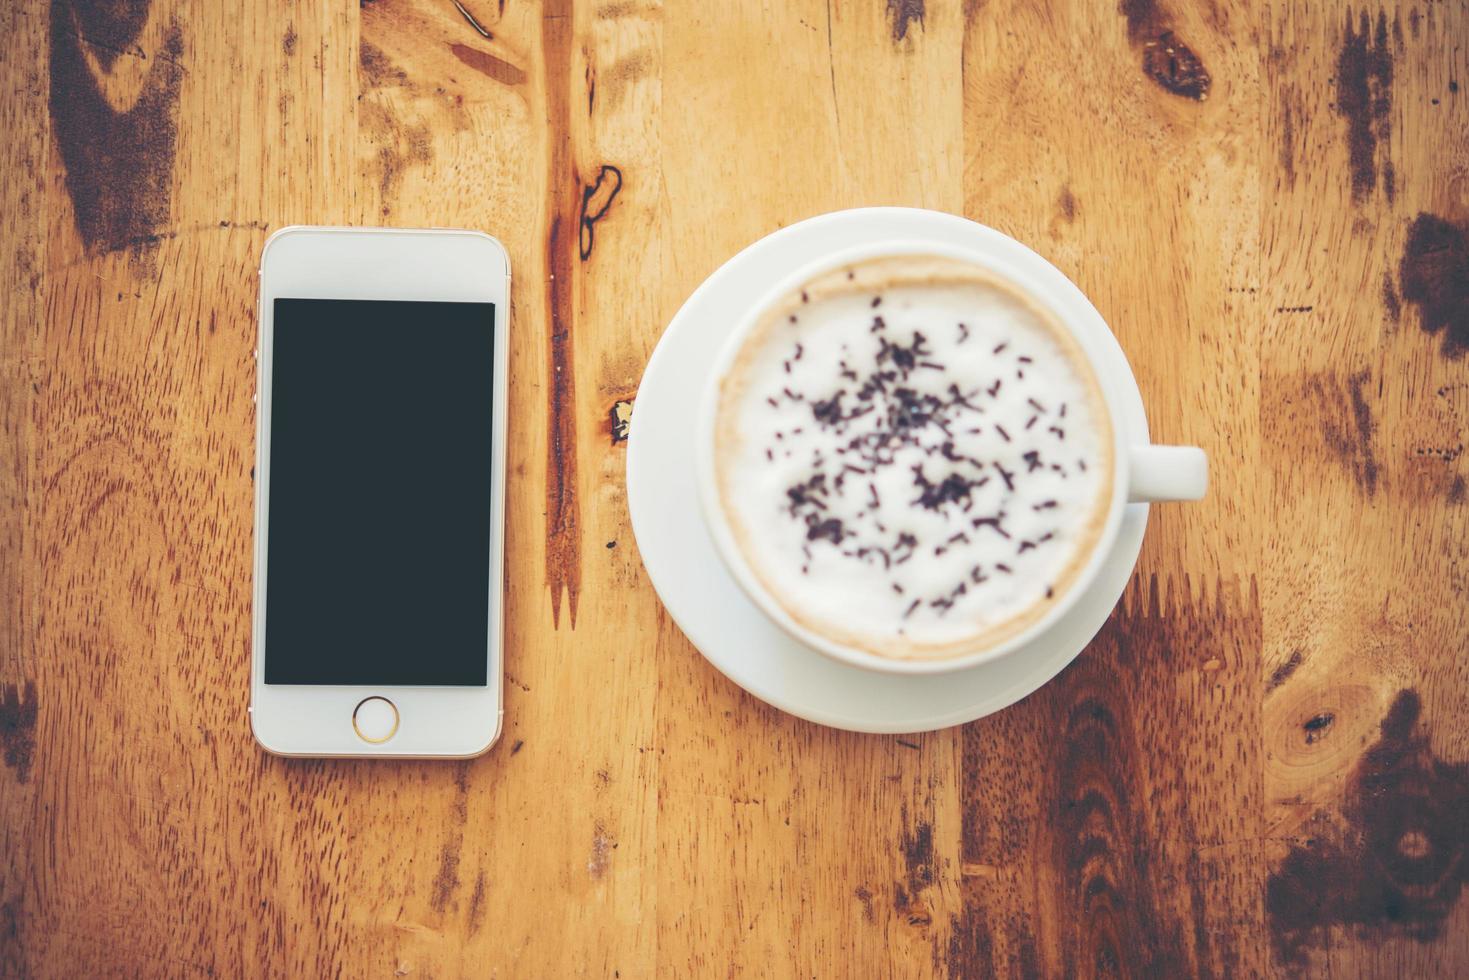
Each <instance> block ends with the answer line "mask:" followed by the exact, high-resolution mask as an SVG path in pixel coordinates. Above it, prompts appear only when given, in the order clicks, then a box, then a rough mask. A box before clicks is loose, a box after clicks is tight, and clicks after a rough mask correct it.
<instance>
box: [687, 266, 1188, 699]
mask: <svg viewBox="0 0 1469 980" xmlns="http://www.w3.org/2000/svg"><path fill="white" fill-rule="evenodd" d="M1017 251H1019V250H1017ZM901 255H932V256H941V257H945V258H951V259H957V260H961V261H965V262H969V263H973V264H974V265H977V266H980V267H981V268H984V269H987V270H989V271H990V272H991V273H993V274H996V275H998V276H1000V277H1002V278H1004V279H1005V280H1008V281H1009V282H1010V283H1011V284H1013V285H1014V286H1015V287H1016V288H1018V289H1020V290H1021V291H1023V292H1024V293H1025V294H1026V295H1027V296H1029V297H1030V298H1031V299H1032V300H1034V301H1035V302H1036V303H1038V304H1040V305H1041V306H1043V307H1045V308H1046V309H1047V310H1050V311H1051V312H1052V313H1054V314H1055V316H1056V318H1057V320H1058V322H1059V323H1061V324H1062V325H1063V326H1065V328H1066V329H1067V330H1068V331H1069V332H1070V333H1071V335H1072V336H1073V337H1074V338H1075V339H1076V341H1077V344H1078V345H1079V346H1080V348H1081V350H1082V353H1083V354H1084V356H1085V357H1086V359H1087V360H1088V361H1089V362H1090V363H1091V366H1092V369H1093V372H1094V373H1095V374H1096V376H1097V380H1098V383H1099V385H1100V387H1101V390H1102V396H1103V400H1104V402H1105V404H1106V407H1107V412H1108V414H1109V416H1110V417H1111V419H1112V421H1113V425H1112V434H1113V440H1114V446H1113V458H1114V460H1115V465H1114V466H1113V467H1112V474H1113V481H1114V483H1113V487H1112V492H1111V494H1110V497H1109V500H1110V503H1109V508H1108V511H1107V516H1106V520H1105V523H1104V525H1103V529H1102V533H1101V535H1100V536H1099V537H1098V538H1097V540H1096V543H1095V545H1094V547H1093V549H1092V552H1091V554H1090V555H1089V556H1088V557H1087V559H1086V561H1085V563H1084V565H1083V567H1082V571H1081V573H1080V575H1079V576H1078V578H1077V579H1076V581H1075V582H1074V584H1073V585H1072V586H1071V587H1070V588H1069V589H1068V590H1066V592H1065V593H1064V594H1062V595H1061V596H1060V598H1059V599H1058V601H1057V602H1056V603H1055V604H1054V605H1053V606H1052V607H1051V608H1050V609H1049V610H1047V611H1046V613H1045V614H1044V615H1042V616H1041V617H1040V618H1039V619H1037V620H1036V621H1035V622H1034V623H1032V624H1031V625H1030V626H1028V627H1027V628H1025V629H1024V630H1022V631H1020V632H1018V633H1016V634H1014V635H1012V636H1010V637H1009V638H1007V639H1004V640H1002V641H1000V642H998V643H994V644H992V645H989V646H985V647H983V648H981V649H976V650H975V651H973V652H972V653H965V654H961V655H958V656H953V657H947V658H944V659H897V658H890V657H882V656H878V655H877V654H874V653H871V652H869V651H866V650H861V649H857V648H854V647H851V646H848V645H846V644H843V643H840V642H837V641H835V640H833V639H832V638H830V637H828V636H825V635H823V634H821V633H818V632H816V631H814V630H812V629H810V628H808V627H806V626H805V625H803V624H801V623H800V622H798V621H797V620H796V619H795V618H794V617H792V616H791V615H790V614H789V613H788V612H787V611H786V610H785V609H784V608H783V607H782V606H781V604H780V603H779V602H777V601H776V599H775V598H774V597H773V596H772V595H770V593H769V592H768V591H767V590H766V588H765V586H764V585H763V584H762V583H761V581H760V578H759V576H757V575H756V574H755V572H754V570H753V569H751V568H750V566H749V564H748V562H747V561H746V559H745V556H744V554H743V553H742V551H741V549H740V547H739V545H738V543H737V541H736V537H735V533H734V530H733V528H732V527H731V525H730V521H729V518H728V516H727V515H726V513H725V508H724V505H723V503H722V501H721V500H720V495H719V489H718V482H717V480H716V477H715V451H714V450H715V444H716V439H715V432H716V427H717V422H718V415H719V402H720V391H721V385H722V382H723V380H724V378H725V376H726V375H727V374H728V373H729V372H730V370H731V369H732V367H733V365H734V362H735V359H736V357H737V355H738V354H739V353H740V351H741V349H742V348H743V346H744V343H745V340H746V338H747V336H748V335H749V333H750V331H751V330H752V329H753V328H754V327H755V325H756V324H757V323H758V322H759V321H760V319H761V315H762V314H763V313H764V311H765V310H766V309H767V308H768V307H770V306H771V305H773V304H775V303H776V302H778V301H780V300H781V299H783V298H784V297H786V296H788V295H790V294H791V293H792V292H793V291H794V290H796V289H798V288H800V287H801V286H802V285H803V284H804V283H806V282H809V281H810V280H812V279H813V278H815V277H816V276H819V275H821V274H822V273H825V272H830V271H832V270H834V269H837V268H840V267H843V266H850V265H854V264H856V263H859V262H863V261H870V260H873V259H878V258H883V257H887V256H901ZM1046 273H1049V274H1050V276H1052V277H1053V276H1054V275H1055V272H1054V270H1053V269H1052V268H1051V267H1050V266H1049V265H1048V264H1047V263H1046V262H1045V260H1044V259H1042V258H1041V257H1040V256H1039V255H1036V254H1035V253H1033V252H1030V251H1029V250H1028V249H1027V250H1023V256H1022V258H1021V259H1020V260H1018V261H1017V260H1016V259H1015V258H1003V259H1002V258H999V257H997V256H993V255H988V254H985V253H984V252H980V251H975V250H971V249H966V248H957V247H954V246H952V245H948V244H943V243H938V242H931V241H913V240H907V241H893V242H885V243H882V244H879V245H864V246H862V247H860V248H853V249H849V250H844V251H840V252H835V253H829V254H827V255H824V256H821V257H820V258H818V259H815V260H813V261H812V262H811V263H810V264H809V265H806V266H804V267H801V268H798V269H796V270H795V271H793V272H792V273H791V275H790V276H788V277H787V278H785V279H783V280H781V281H780V282H778V283H777V284H775V285H774V286H773V287H772V288H771V289H770V290H769V292H768V293H766V294H765V295H764V296H762V297H760V298H759V299H758V300H757V301H756V302H754V303H752V304H751V306H750V308H749V310H748V311H747V312H746V314H745V315H744V317H743V318H742V319H741V320H740V321H739V324H738V325H737V326H736V328H735V329H734V331H733V332H732V333H731V335H730V337H729V339H728V341H727V342H726V343H725V345H724V348H723V350H722V351H721V352H720V354H719V357H718V359H717V361H716V362H715V369H714V371H713V372H712V373H711V375H710V379H709V381H708V383H707V386H706V388H705V390H704V394H703V400H702V403H701V405H700V407H699V412H700V416H699V424H698V432H699V439H698V441H697V446H696V453H697V459H696V460H695V465H696V469H697V474H698V476H697V482H698V492H699V497H700V503H701V505H702V509H703V514H704V521H705V524H706V525H707V527H708V530H709V534H710V537H711V538H712V539H713V541H714V545H715V549H716V550H717V551H718V552H719V556H720V558H721V559H722V560H723V561H724V563H725V565H726V566H727V567H728V569H729V572H730V574H731V575H732V576H733V577H734V580H735V581H736V582H737V583H739V586H740V588H741V589H743V590H744V592H745V594H746V595H748V596H749V597H750V600H751V601H752V602H754V603H755V605H756V606H757V607H758V608H759V609H760V610H761V612H763V613H764V614H765V615H766V616H767V617H768V618H769V619H770V620H771V621H772V622H774V623H775V624H776V625H777V626H779V627H780V628H781V629H783V630H785V631H786V632H787V633H789V634H790V635H792V636H793V637H795V638H796V639H797V640H799V641H800V642H802V643H804V644H806V645H807V646H810V647H811V648H813V649H815V650H819V651H820V652H822V653H824V654H826V655H827V656H830V657H832V658H834V659H836V660H839V661H843V662H845V663H849V664H852V665H854V666H857V667H863V668H866V669H869V670H875V671H881V672H885V673H893V674H938V673H946V672H950V671H956V670H963V669H965V668H967V667H972V666H975V665H976V664H980V663H985V662H988V661H992V660H996V659H998V658H1000V657H1004V656H1007V655H1009V654H1012V653H1015V652H1016V651H1017V650H1021V649H1022V648H1024V647H1025V646H1027V645H1028V644H1031V643H1033V642H1034V641H1036V640H1037V639H1039V638H1040V637H1042V636H1043V635H1044V634H1045V633H1046V631H1047V630H1049V629H1051V628H1052V627H1053V626H1054V625H1055V624H1056V623H1057V622H1058V621H1059V620H1060V619H1061V618H1062V617H1064V616H1065V615H1066V614H1067V613H1068V612H1069V611H1070V610H1071V609H1072V608H1073V607H1074V606H1075V605H1076V603H1077V601H1078V600H1079V599H1080V598H1081V597H1082V596H1083V595H1085V594H1086V593H1087V591H1088V590H1089V589H1090V588H1092V587H1093V586H1094V584H1095V582H1096V579H1097V576H1098V573H1099V572H1100V571H1101V569H1102V567H1103V566H1104V565H1105V564H1106V563H1107V562H1108V561H1109V560H1110V559H1111V557H1112V552H1113V549H1114V546H1115V544H1116V541H1117V532H1118V528H1119V527H1120V525H1121V523H1122V516H1123V512H1124V510H1125V509H1126V507H1127V505H1128V504H1129V503H1139V502H1155V501H1168V500H1198V499H1200V498H1202V497H1203V495H1204V492H1205V489H1206V488H1207V485H1208V460H1207V459H1206V457H1205V455H1204V452H1203V450H1201V449H1199V448H1197V447H1194V446H1161V445H1153V444H1151V443H1142V444H1132V443H1131V442H1130V441H1129V433H1128V431H1127V429H1126V427H1125V426H1124V425H1122V424H1121V420H1122V419H1123V418H1124V417H1125V412H1124V405H1125V401H1124V395H1129V396H1131V395H1132V394H1133V393H1134V392H1135V389H1133V388H1132V381H1131V379H1130V378H1127V379H1119V378H1117V377H1115V376H1110V375H1109V374H1108V373H1107V372H1106V364H1107V363H1108V361H1107V358H1106V346H1105V345H1110V344H1111V343H1112V338H1111V336H1110V335H1109V334H1108V332H1107V327H1106V324H1105V323H1104V322H1102V320H1101V319H1100V317H1098V316H1097V315H1096V312H1095V310H1094V309H1093V308H1092V307H1091V305H1090V304H1089V303H1087V302H1086V301H1085V299H1084V298H1082V297H1081V296H1080V294H1076V295H1075V296H1055V295H1050V294H1048V290H1047V289H1046V288H1045V286H1044V285H1043V282H1044V280H1045V278H1046Z"/></svg>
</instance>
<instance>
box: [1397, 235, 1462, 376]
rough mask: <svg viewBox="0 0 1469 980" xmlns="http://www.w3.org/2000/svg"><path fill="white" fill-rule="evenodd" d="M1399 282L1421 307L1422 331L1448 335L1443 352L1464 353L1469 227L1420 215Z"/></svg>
mask: <svg viewBox="0 0 1469 980" xmlns="http://www.w3.org/2000/svg"><path fill="white" fill-rule="evenodd" d="M1398 282H1399V287H1400V288H1401V290H1402V296H1403V299H1404V300H1405V301H1406V302H1409V303H1412V304H1413V305H1414V306H1416V307H1417V308H1418V317H1419V324H1420V325H1421V326H1422V327H1423V330H1424V331H1425V332H1427V333H1430V334H1439V333H1442V334H1443V342H1442V347H1441V349H1442V351H1443V354H1444V356H1445V357H1449V358H1452V359H1455V360H1457V359H1458V358H1460V357H1463V356H1464V352H1465V351H1466V350H1469V229H1466V228H1465V226H1464V225H1462V224H1455V223H1453V222H1449V221H1445V220H1444V219H1443V218H1440V217H1439V216H1438V215H1434V214H1419V215H1418V217H1417V218H1415V219H1413V224H1412V226H1411V227H1410V228H1409V229H1408V242H1407V244H1406V245H1405V246H1404V247H1403V258H1402V262H1401V263H1400V264H1399V267H1398Z"/></svg>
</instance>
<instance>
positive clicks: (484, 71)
mask: <svg viewBox="0 0 1469 980" xmlns="http://www.w3.org/2000/svg"><path fill="white" fill-rule="evenodd" d="M449 50H450V51H451V52H453V54H454V57H456V58H458V59H459V60H460V61H461V62H462V63H464V64H466V65H468V66H469V67H470V68H473V69H474V70H475V71H477V72H479V73H480V74H481V75H484V76H485V77H486V78H491V79H494V80H495V81H497V82H500V83H501V84H504V85H521V84H523V83H524V82H525V69H523V68H521V67H520V66H518V65H512V64H511V63H510V62H508V61H506V60H505V59H503V58H497V57H495V56H494V55H492V54H490V53H489V52H488V51H481V50H480V49H479V48H471V47H470V46H469V45H467V44H451V45H449Z"/></svg>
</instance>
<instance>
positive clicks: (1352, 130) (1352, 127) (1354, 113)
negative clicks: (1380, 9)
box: [1335, 10, 1393, 201]
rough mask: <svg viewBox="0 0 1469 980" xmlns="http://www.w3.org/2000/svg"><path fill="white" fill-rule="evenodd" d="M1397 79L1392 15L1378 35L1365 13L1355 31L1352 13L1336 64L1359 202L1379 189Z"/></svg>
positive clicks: (1382, 18)
mask: <svg viewBox="0 0 1469 980" xmlns="http://www.w3.org/2000/svg"><path fill="white" fill-rule="evenodd" d="M1369 35H1371V37H1370V40H1369ZM1392 76H1393V60H1392V52H1391V51H1390V50H1389V48H1388V40H1387V15H1386V14H1385V13H1379V14H1378V15H1377V28H1376V31H1375V32H1373V30H1372V21H1371V18H1370V17H1369V16H1368V15H1367V12H1366V11H1362V13H1361V15H1360V17H1359V18H1358V27H1357V29H1356V30H1353V29H1352V14H1351V11H1350V10H1349V11H1348V12H1347V20H1346V30H1345V33H1344V34H1343V35H1342V42H1341V49H1340V51H1339V52H1338V53H1337V58H1336V103H1335V109H1336V111H1337V114H1338V115H1340V116H1341V117H1342V118H1343V119H1345V120H1346V121H1347V153H1348V156H1349V159H1350V166H1351V172H1352V199H1353V200H1356V201H1360V200H1362V199H1363V198H1365V197H1366V196H1367V195H1368V194H1370V193H1371V192H1372V189H1373V188H1374V187H1376V186H1377V144H1378V143H1379V142H1381V143H1382V144H1383V145H1384V146H1386V145H1387V142H1388V136H1389V135H1390V134H1391V127H1392V120H1391V117H1390V114H1389V113H1390V110H1391V109H1392ZM1389 193H1391V191H1389Z"/></svg>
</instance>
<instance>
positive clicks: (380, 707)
mask: <svg viewBox="0 0 1469 980" xmlns="http://www.w3.org/2000/svg"><path fill="white" fill-rule="evenodd" d="M352 728H353V730H354V731H356V732H357V737H358V738H360V739H362V741H364V742H371V743H372V744H373V745H380V744H382V743H383V742H386V741H387V740H388V739H390V738H392V737H393V736H394V735H396V734H397V733H398V707H397V705H395V704H393V702H391V701H389V700H388V699H387V698H378V697H373V698H365V699H363V700H362V701H360V702H359V703H358V705H357V707H356V709H354V710H353V712H352Z"/></svg>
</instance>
